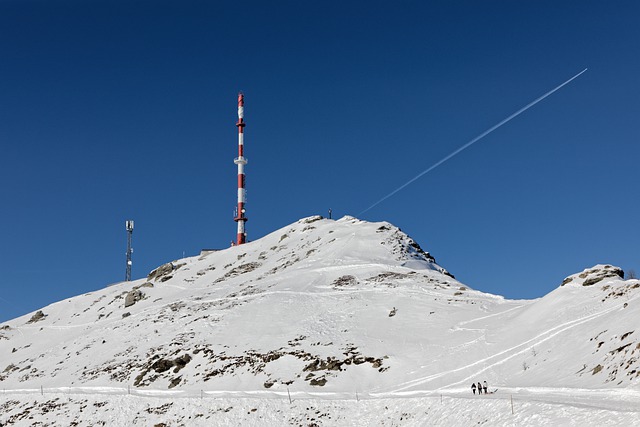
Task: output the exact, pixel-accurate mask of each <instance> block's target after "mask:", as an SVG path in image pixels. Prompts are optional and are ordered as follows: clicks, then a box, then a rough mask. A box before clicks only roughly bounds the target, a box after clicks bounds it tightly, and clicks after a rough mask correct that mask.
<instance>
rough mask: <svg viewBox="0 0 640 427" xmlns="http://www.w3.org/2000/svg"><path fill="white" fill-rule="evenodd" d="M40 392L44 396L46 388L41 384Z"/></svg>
mask: <svg viewBox="0 0 640 427" xmlns="http://www.w3.org/2000/svg"><path fill="white" fill-rule="evenodd" d="M40 394H41V395H43V396H44V389H43V388H42V386H40Z"/></svg>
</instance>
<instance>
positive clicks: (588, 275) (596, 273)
mask: <svg viewBox="0 0 640 427" xmlns="http://www.w3.org/2000/svg"><path fill="white" fill-rule="evenodd" d="M607 278H616V279H623V278H624V271H623V270H622V269H621V268H619V267H614V266H611V265H602V264H598V265H595V266H593V267H591V268H587V269H585V270H583V271H582V272H581V273H577V274H572V275H571V276H569V277H567V278H565V279H564V280H563V281H562V284H561V285H560V286H564V285H566V284H568V283H572V284H574V285H578V286H580V285H582V286H593V285H595V284H596V283H599V282H601V281H602V280H604V279H607Z"/></svg>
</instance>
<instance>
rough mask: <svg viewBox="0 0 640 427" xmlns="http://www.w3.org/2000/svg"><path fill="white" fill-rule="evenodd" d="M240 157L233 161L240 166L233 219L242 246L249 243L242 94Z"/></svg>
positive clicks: (240, 106)
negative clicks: (236, 202)
mask: <svg viewBox="0 0 640 427" xmlns="http://www.w3.org/2000/svg"><path fill="white" fill-rule="evenodd" d="M236 126H237V127H238V157H236V159H235V160H234V161H233V162H234V163H235V164H236V165H238V207H237V211H236V216H235V218H234V219H233V220H234V221H235V222H237V223H238V235H237V240H236V244H237V245H241V244H243V243H245V242H246V241H247V233H246V231H245V229H244V223H245V222H247V219H248V218H247V217H246V216H244V214H245V207H244V206H245V204H246V201H247V195H246V190H245V187H244V184H245V182H244V165H246V164H247V159H246V158H245V157H244V126H245V124H244V95H243V93H242V92H240V93H239V94H238V123H236Z"/></svg>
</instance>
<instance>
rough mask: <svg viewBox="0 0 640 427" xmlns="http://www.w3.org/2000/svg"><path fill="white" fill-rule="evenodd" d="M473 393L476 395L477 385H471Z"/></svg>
mask: <svg viewBox="0 0 640 427" xmlns="http://www.w3.org/2000/svg"><path fill="white" fill-rule="evenodd" d="M471 391H472V392H473V394H476V383H471Z"/></svg>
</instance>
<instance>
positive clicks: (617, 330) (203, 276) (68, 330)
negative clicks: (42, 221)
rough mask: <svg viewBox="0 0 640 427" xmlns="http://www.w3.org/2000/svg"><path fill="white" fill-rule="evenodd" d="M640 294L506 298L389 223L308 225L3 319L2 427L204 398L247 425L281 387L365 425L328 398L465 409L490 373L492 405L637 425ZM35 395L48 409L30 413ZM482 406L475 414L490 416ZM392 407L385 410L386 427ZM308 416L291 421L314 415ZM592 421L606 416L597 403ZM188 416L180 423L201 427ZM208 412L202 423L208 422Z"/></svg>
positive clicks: (578, 279)
mask: <svg viewBox="0 0 640 427" xmlns="http://www.w3.org/2000/svg"><path fill="white" fill-rule="evenodd" d="M559 285H560V284H559ZM514 286H517V278H516V279H514ZM639 297H640V282H638V281H624V280H622V278H621V277H620V271H619V270H617V269H615V268H613V267H611V266H604V265H600V266H595V267H593V268H591V269H588V270H585V271H584V272H581V273H578V274H576V275H574V276H570V277H569V278H567V279H566V280H565V281H564V284H563V285H562V286H559V287H558V288H557V289H556V290H555V291H553V292H551V293H550V294H549V295H547V296H545V297H544V298H540V299H537V300H532V301H524V300H520V301H510V300H505V299H504V298H502V297H499V296H495V295H489V294H485V293H482V292H478V291H475V290H472V289H470V288H469V287H468V286H466V285H463V284H461V283H460V282H458V281H456V280H455V279H454V278H453V276H452V275H451V274H449V273H448V272H447V271H446V270H445V269H444V268H442V267H441V266H439V265H438V264H436V262H435V260H434V259H433V257H431V256H430V255H429V254H428V253H426V252H424V251H423V250H422V249H421V248H420V246H419V245H418V244H417V243H416V242H414V241H413V240H412V239H411V238H409V237H408V236H407V235H406V234H404V233H402V232H401V231H400V230H399V229H398V228H397V227H395V226H393V225H391V224H388V223H369V222H365V221H360V220H358V219H355V218H352V217H344V218H342V219H340V220H338V221H333V220H327V219H322V218H321V217H310V218H305V219H302V220H300V221H298V222H296V223H294V224H291V225H290V226H287V227H284V228H283V229H281V230H278V231H276V232H274V233H271V234H270V235H268V236H265V237H264V238H262V239H260V240H258V241H255V242H250V243H248V244H245V245H242V246H238V247H232V248H228V249H225V250H221V251H214V252H211V253H206V254H203V255H201V256H197V257H191V258H185V259H181V260H176V261H173V262H172V263H168V264H165V265H163V266H161V267H159V268H158V269H156V270H154V271H153V272H152V273H151V274H150V275H149V277H148V278H146V279H141V280H137V281H133V282H125V283H119V284H116V285H113V286H110V287H107V288H105V289H101V290H99V291H96V292H91V293H88V294H85V295H81V296H78V297H75V298H71V299H69V300H65V301H60V302H58V303H55V304H52V305H50V306H47V307H44V308H43V309H42V310H41V314H40V313H37V315H36V313H31V314H29V315H27V316H23V317H20V318H17V319H14V320H12V321H10V322H6V323H4V324H2V325H0V354H1V355H2V356H1V357H2V359H0V386H1V387H2V388H4V389H6V390H8V391H9V394H8V395H5V396H4V398H3V400H0V408H1V409H2V410H1V411H0V425H2V424H4V423H8V422H18V423H19V422H22V421H23V420H21V419H20V418H19V417H17V415H18V414H21V413H31V412H34V413H40V414H42V415H41V416H44V414H48V413H51V414H58V415H56V416H52V417H51V420H49V421H46V422H45V421H42V422H43V423H50V422H55V420H56V419H58V420H59V419H60V418H59V417H60V416H62V417H63V419H64V416H67V417H69V419H71V417H72V415H71V414H72V413H73V414H74V415H73V417H75V418H74V419H75V420H78V422H81V421H82V420H83V418H82V415H81V414H80V413H79V412H78V408H79V407H82V406H83V405H84V406H85V411H86V413H87V414H89V413H91V412H92V411H90V410H89V409H86V408H87V407H92V408H93V409H94V410H95V411H94V412H96V411H97V412H99V413H101V414H102V413H103V412H104V411H102V410H98V409H96V408H102V406H103V405H99V406H95V404H97V403H100V402H103V401H104V402H107V403H104V406H111V407H127V412H126V413H127V414H128V415H130V416H131V419H133V418H136V417H138V418H139V420H140V423H141V424H143V425H144V424H145V422H147V421H149V420H155V419H156V418H157V419H163V420H164V421H163V422H167V414H169V413H171V411H178V412H177V413H176V414H174V415H171V417H169V418H170V419H173V420H174V421H175V420H176V419H178V418H180V417H182V415H180V417H178V414H179V413H181V414H183V415H184V411H187V410H188V411H192V412H193V411H195V412H194V413H193V416H194V417H195V416H196V415H197V414H196V412H198V411H200V410H201V409H202V408H200V407H199V406H197V404H195V403H193V402H191V399H196V401H197V399H198V397H205V396H209V397H211V396H216V397H218V398H230V397H233V396H245V397H246V396H252V398H251V399H255V401H252V400H251V399H248V398H247V399H248V400H245V401H244V404H240V405H239V404H238V403H237V402H236V403H235V404H233V405H232V404H230V406H231V407H235V408H239V407H241V408H245V406H246V405H249V406H252V408H249V409H248V411H249V415H251V409H256V408H261V409H260V411H262V412H264V411H266V412H269V411H270V409H269V408H270V406H269V405H271V406H273V408H274V409H273V411H282V410H283V407H282V406H279V405H282V399H283V398H284V396H285V395H286V396H287V399H288V398H289V396H291V395H292V396H293V398H294V400H295V399H296V398H298V399H302V398H304V399H309V398H310V397H312V396H315V397H316V398H319V399H320V401H319V403H318V402H317V403H316V404H317V405H318V406H320V407H322V408H324V409H323V411H328V412H327V413H328V414H330V415H331V416H329V415H327V416H326V417H325V418H324V420H320V419H316V418H317V417H316V418H314V421H313V422H315V423H325V424H327V423H328V424H331V423H337V420H338V419H340V417H341V416H344V417H346V416H348V414H351V415H349V416H357V417H362V415H356V414H357V412H358V410H356V411H355V412H353V408H351V409H349V410H347V409H345V408H346V406H345V408H343V409H336V408H340V407H341V405H340V404H332V403H328V402H330V401H334V400H340V401H341V400H343V399H345V398H348V399H353V396H354V395H356V393H357V395H356V396H357V397H356V400H359V399H360V397H362V398H363V399H364V401H370V400H380V401H382V400H385V401H386V400H389V399H391V400H390V401H389V402H388V403H387V404H386V407H387V408H389V407H391V408H392V409H391V410H390V411H391V412H393V411H394V410H395V409H397V408H399V407H400V406H403V405H405V404H404V403H402V404H399V403H398V398H399V397H402V396H403V397H404V399H409V398H411V399H423V400H422V401H421V402H422V403H421V405H422V406H424V405H431V403H428V402H430V400H429V399H431V400H433V396H440V395H441V394H444V395H447V396H459V398H460V399H461V398H463V397H464V399H468V398H469V397H470V396H469V394H470V393H469V392H468V388H469V385H470V383H471V382H474V381H475V382H477V381H481V380H487V381H488V382H489V384H490V388H493V387H497V388H498V389H499V390H500V392H499V393H497V394H496V395H495V396H494V395H491V396H485V397H486V398H487V399H485V403H486V404H487V405H489V403H491V402H490V401H489V400H490V399H488V398H492V397H493V398H496V399H499V398H501V397H505V396H506V395H504V394H503V395H500V393H502V392H505V391H507V390H508V391H509V394H510V395H511V394H513V393H516V395H520V396H527V399H528V400H534V401H536V402H547V403H539V404H540V405H547V404H549V402H550V404H558V402H560V403H561V404H563V405H566V404H567V402H569V405H574V404H575V402H574V400H575V399H578V401H579V405H581V406H585V405H586V407H587V408H588V407H589V402H590V400H589V397H588V396H589V395H592V394H593V395H595V394H594V393H596V392H598V393H605V396H606V397H607V398H611V399H609V400H611V402H612V403H611V404H610V405H611V406H609V407H605V408H602V407H601V406H602V405H601V404H600V406H598V409H597V410H598V411H603V410H604V411H623V413H624V414H630V416H637V415H638V414H637V412H634V411H631V412H629V411H628V409H629V405H627V403H626V399H629V398H631V399H632V398H633V397H634V396H636V395H635V393H636V392H637V391H638V388H639V385H640V379H639V376H640V362H639V361H638V360H639V357H640V330H636V329H637V328H636V324H637V319H638V318H639V314H640V308H639V307H640V305H639V304H638V298H639ZM20 390H22V393H26V394H24V395H21V394H20V393H21V392H20ZM45 390H48V391H49V393H51V392H54V391H57V392H60V391H66V392H67V393H84V394H85V395H86V396H89V397H82V398H81V397H78V398H74V399H71V398H70V397H69V398H68V401H67V400H65V399H66V398H65V397H64V395H63V397H62V398H60V397H59V396H58V398H59V399H61V400H57V401H54V403H51V402H52V398H51V397H47V396H46V393H45ZM589 390H591V391H589ZM616 390H617V391H616ZM34 391H35V392H37V393H40V395H39V397H38V399H40V401H41V404H42V405H45V406H44V408H45V409H46V408H47V405H49V406H52V408H49V409H48V410H45V411H43V410H42V408H39V407H38V405H36V404H34V406H28V407H27V406H24V405H25V402H26V401H27V399H29V397H28V396H31V397H33V394H30V393H33V392H34ZM129 393H130V394H131V395H129ZM149 393H153V394H156V395H157V394H163V395H170V396H175V395H177V396H182V399H179V401H180V402H177V401H174V399H169V400H168V401H167V402H169V403H172V404H171V405H169V406H167V407H165V408H164V409H162V410H157V411H156V412H158V411H159V412H161V413H154V411H151V412H149V411H148V410H146V409H145V410H143V409H141V408H145V407H146V408H147V409H149V408H150V406H149V404H150V403H149V401H145V400H144V399H149V398H148V397H146V398H142V397H140V396H147V395H148V394H149ZM176 393H177V394H176ZM120 394H123V395H126V396H129V400H127V401H128V402H129V405H128V406H127V405H124V404H123V403H117V402H118V399H122V398H123V397H124V396H120V397H118V396H119V395H120ZM583 395H584V396H585V397H584V398H582V400H581V398H580V396H583ZM69 396H70V395H69ZM256 396H257V397H259V398H256ZM531 396H534V397H533V398H531ZM630 396H631V397H630ZM134 398H135V399H134ZM101 399H102V400H101ZM136 399H142V400H140V401H138V400H136ZM165 399H166V397H165ZM265 399H266V400H265ZM272 399H276V400H277V402H279V403H278V404H269V403H268V402H269V401H270V400H272ZM404 399H403V400H404ZM425 399H426V401H425ZM71 400H73V402H75V403H72V402H71ZM605 400H606V399H605ZM61 401H64V402H65V405H62V406H57V405H59V403H60V402H61ZM204 401H207V399H204ZM598 401H600V402H601V401H602V398H600V399H598ZM9 402H13V403H12V404H11V405H9V404H8V403H9ZM56 402H57V403H56ZM136 402H138V403H136ZM145 402H147V403H145ZM190 402H191V403H190ZM216 402H217V400H216ZM390 402H396V403H393V404H392V403H390ZM455 402H456V404H459V402H458V400H455ZM563 402H564V403H563ZM585 402H587V403H585ZM286 403H287V404H289V402H288V400H287V402H286ZM503 404H504V402H503ZM123 405H124V406H123ZM145 405H147V406H145ZM162 405H163V404H160V405H159V406H162ZM193 405H196V406H197V408H196V409H194V408H193V407H192V406H193ZM200 405H202V402H201V403H200ZM265 405H266V406H265ZM347 406H348V405H347ZM596 406H597V405H596ZM170 408H173V409H170ZM176 408H181V409H180V410H177V409H176ZM187 408H191V409H187ZM198 408H199V409H198ZM275 408H279V409H275ZM394 408H395V409H394ZM487 408H490V405H489V406H486V405H485V406H482V405H481V407H479V408H477V410H478V411H479V412H478V413H484V412H483V411H484V410H486V411H489V412H487V414H490V409H487ZM223 409H225V408H223ZM245 409H246V408H245ZM531 410H532V413H535V405H534V406H533V407H532V409H531ZM594 410H595V409H594ZM25 411H26V412H25ZM74 411H75V412H74ZM211 411H212V409H211V408H209V412H208V413H207V414H208V416H209V417H213V418H211V420H215V419H217V420H218V421H219V422H222V421H221V418H215V417H223V414H226V412H221V411H218V412H215V411H214V412H211ZM216 411H217V410H216ZM340 411H347V412H344V413H342V415H340ZM433 411H435V409H434V410H433ZM581 411H582V410H581ZM636 411H637V410H636ZM97 412H96V413H95V414H94V415H92V416H91V417H93V419H94V420H95V419H97V418H96V417H97V416H98V415H97ZM107 412H108V411H107ZM205 412H206V411H204V410H202V411H201V413H203V414H204V413H205ZM245 412H246V411H245ZM321 412H322V411H321ZM579 412H580V411H579ZM583 412H584V411H582V412H580V413H581V414H582V413H583ZM3 413H4V414H3ZM384 413H385V411H380V412H379V413H377V415H374V418H375V417H378V418H375V419H376V420H377V421H376V422H378V423H382V422H383V421H382V420H383V419H385V418H384ZM433 413H434V412H432V414H433ZM62 414H66V415H62ZM141 414H142V415H141ZM154 414H155V415H154ZM308 414H309V410H308V409H307V410H304V411H302V412H300V417H302V418H300V419H299V420H298V419H297V418H296V419H295V420H293V419H288V422H291V423H294V424H295V423H297V422H300V423H304V422H306V421H309V420H306V421H305V419H303V418H304V417H307V416H308ZM407 414H409V413H407ZM411 414H412V415H411V417H409V418H406V417H405V418H406V419H405V420H404V421H403V422H402V423H406V422H409V419H411V420H412V421H411V422H409V424H411V423H414V424H412V425H422V424H421V423H420V420H424V414H423V415H418V412H415V411H413V412H411ZM585 414H586V415H585ZM589 414H590V415H589ZM514 415H515V414H514ZM583 415H584V416H585V419H587V420H589V419H590V420H595V419H596V418H593V411H591V410H587V411H586V412H584V414H583ZM47 416H48V415H47ZM114 416H115V415H114ZM269 416H271V417H273V416H276V413H272V414H270V415H269ZM394 416H395V415H394ZM576 416H577V417H578V418H579V416H578V415H576ZM608 416H609V417H610V416H611V414H609V415H608ZM625 416H626V415H620V416H619V417H621V418H619V419H620V420H622V419H625V418H624V417H625ZM11 417H13V418H11ZM154 417H155V418H154ZM163 417H164V418H163ZM176 417H178V418H176ZM236 417H237V415H236ZM380 417H382V418H380ZM25 418H26V419H28V417H26V416H25ZM182 418H184V417H182ZM182 418H181V419H182ZM392 418H393V417H391V418H389V420H391V419H392ZM396 418H397V417H396ZM396 418H393V419H394V420H395V419H396ZM578 418H576V419H578ZM88 419H89V418H88ZM131 419H129V421H128V422H127V423H124V424H120V423H119V421H115V418H113V419H112V420H113V421H114V422H115V423H116V424H111V423H108V422H106V421H105V422H106V424H105V425H127V424H130V422H131ZM187 419H188V418H184V419H183V421H182V422H183V423H186V424H185V425H191V424H193V423H194V422H195V421H194V420H195V418H194V419H192V420H191V421H190V422H187ZM205 419H208V418H205V416H204V415H203V416H202V420H200V421H202V424H201V425H210V424H207V422H205V421H204V420H205ZM330 419H331V420H333V421H330ZM444 419H446V417H445V418H443V420H444ZM269 420H270V421H269ZM107 421H108V418H107ZM267 421H269V422H275V421H274V419H273V418H268V417H267V415H266V414H264V416H263V418H260V419H259V418H258V417H254V418H253V422H254V423H256V424H257V425H269V423H268V422H267ZM293 421H295V422H293ZM450 421H453V419H451V420H450ZM158 422H160V421H158ZM247 422H249V421H247ZM394 422H395V421H394ZM354 423H355V422H354ZM339 424H340V423H338V424H336V425H339ZM355 424H357V423H355ZM445 424H446V423H445ZM25 425H28V424H25ZM60 425H65V424H64V423H63V424H60ZM88 425H89V424H88ZM176 425H178V424H176ZM360 425H366V424H360ZM389 425H391V424H389ZM450 425H455V424H454V423H452V424H450Z"/></svg>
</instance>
